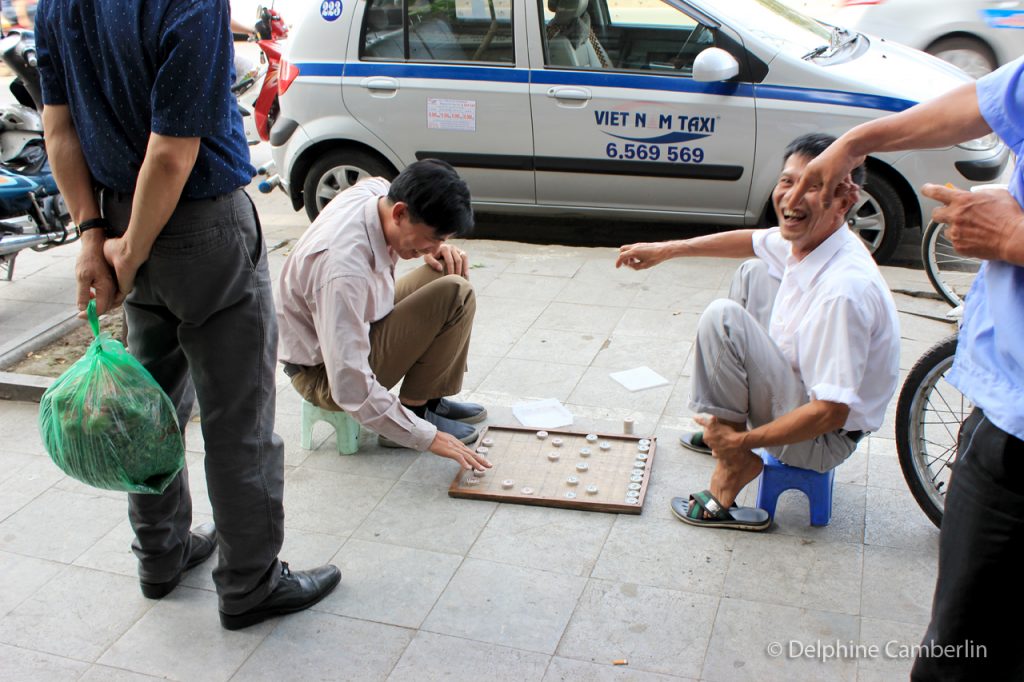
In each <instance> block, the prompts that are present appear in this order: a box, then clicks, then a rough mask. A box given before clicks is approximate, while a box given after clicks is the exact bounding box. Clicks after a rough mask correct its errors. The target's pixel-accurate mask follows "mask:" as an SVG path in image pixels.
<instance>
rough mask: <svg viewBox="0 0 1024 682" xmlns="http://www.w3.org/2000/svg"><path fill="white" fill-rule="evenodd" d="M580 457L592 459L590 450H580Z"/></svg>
mask: <svg viewBox="0 0 1024 682" xmlns="http://www.w3.org/2000/svg"><path fill="white" fill-rule="evenodd" d="M580 457H590V448H580Z"/></svg>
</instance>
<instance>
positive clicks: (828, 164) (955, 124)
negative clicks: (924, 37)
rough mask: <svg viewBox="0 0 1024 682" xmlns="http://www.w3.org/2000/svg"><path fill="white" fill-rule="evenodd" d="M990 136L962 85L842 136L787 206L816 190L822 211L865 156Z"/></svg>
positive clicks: (970, 86)
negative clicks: (822, 206)
mask: <svg viewBox="0 0 1024 682" xmlns="http://www.w3.org/2000/svg"><path fill="white" fill-rule="evenodd" d="M990 132H992V129H991V128H990V127H989V125H988V123H987V122H986V121H985V119H984V117H982V115H981V110H980V109H979V108H978V92H977V89H976V86H975V84H974V83H965V84H964V85H961V86H960V87H958V88H956V89H955V90H950V91H949V92H947V93H946V94H944V95H941V96H940V97H937V98H935V99H933V100H929V101H927V102H922V103H921V104H918V105H916V106H914V107H911V108H910V109H907V110H906V111H901V112H900V113H898V114H893V115H891V116H883V117H882V118H876V119H874V120H873V121H868V122H867V123H862V124H860V125H859V126H857V127H855V128H852V129H851V130H849V131H848V132H846V133H845V134H843V135H842V136H841V137H840V138H839V139H838V140H836V141H835V142H834V143H832V146H831V147H829V148H828V149H827V150H825V152H824V153H822V154H821V155H820V156H818V157H817V158H816V159H814V160H812V161H811V162H810V163H808V164H807V167H806V168H805V169H804V172H803V174H802V175H801V177H800V181H799V182H798V183H797V184H796V185H795V186H794V187H793V190H792V191H791V192H790V194H789V198H788V203H789V204H790V205H796V204H797V203H798V202H799V201H800V199H802V198H803V196H804V194H806V193H807V191H808V190H810V189H811V188H812V187H816V186H821V187H822V189H823V191H822V192H821V193H820V195H819V196H820V201H821V202H822V204H823V205H824V206H826V207H827V206H828V205H829V203H831V200H832V197H833V196H834V195H835V188H836V187H837V186H838V185H839V184H840V183H841V182H842V181H843V179H844V178H845V177H846V176H847V175H848V174H849V173H850V172H851V171H852V170H853V169H854V168H856V167H857V166H859V165H860V164H862V163H864V159H865V158H867V155H868V154H872V153H876V152H892V151H902V150H909V149H929V148H937V147H948V146H950V145H953V144H957V143H960V142H964V141H966V140H970V139H973V138H975V137H981V136H982V135H987V134H988V133H990Z"/></svg>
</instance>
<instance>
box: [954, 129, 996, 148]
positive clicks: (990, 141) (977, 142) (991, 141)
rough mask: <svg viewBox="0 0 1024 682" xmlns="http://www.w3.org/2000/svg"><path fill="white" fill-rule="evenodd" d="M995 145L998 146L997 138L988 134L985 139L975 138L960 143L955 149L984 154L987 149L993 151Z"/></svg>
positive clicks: (993, 134) (992, 134)
mask: <svg viewBox="0 0 1024 682" xmlns="http://www.w3.org/2000/svg"><path fill="white" fill-rule="evenodd" d="M997 144H999V136H998V135H996V134H995V133H989V134H988V135H986V136H985V137H976V138H974V139H973V140H967V142H962V143H960V144H958V145H957V147H960V149H966V150H967V151H971V152H986V151H988V150H989V149H993V148H994V147H995V146H996V145H997Z"/></svg>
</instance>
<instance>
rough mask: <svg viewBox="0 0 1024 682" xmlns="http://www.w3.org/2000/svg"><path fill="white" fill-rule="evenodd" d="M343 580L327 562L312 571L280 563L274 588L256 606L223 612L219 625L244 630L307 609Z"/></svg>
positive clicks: (229, 628)
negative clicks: (295, 569) (235, 611)
mask: <svg viewBox="0 0 1024 682" xmlns="http://www.w3.org/2000/svg"><path fill="white" fill-rule="evenodd" d="M339 582H341V571H339V570H338V567H337V566H332V565H331V564H327V565H326V566H321V567H319V568H314V569H312V570H310V571H295V572H294V573H293V572H292V571H291V570H289V568H288V564H287V563H285V562H284V561H282V562H281V579H280V580H279V581H278V583H277V587H275V588H274V591H273V592H271V593H270V595H269V596H267V598H266V599H264V600H263V601H261V602H260V603H259V604H257V605H256V606H254V607H252V608H251V609H249V610H248V611H244V612H242V613H224V612H223V611H221V612H220V624H221V625H222V626H223V627H224V629H225V630H241V629H242V628H247V627H249V626H250V625H256V624H257V623H262V622H263V621H265V620H267V619H268V618H273V617H274V616H284V615H286V614H289V613H296V612H298V611H302V610H304V609H308V608H309V607H310V606H312V605H313V604H316V603H317V602H319V601H320V600H321V599H323V598H324V597H326V596H327V595H328V594H330V593H331V590H333V589H334V588H335V587H337V586H338V583H339Z"/></svg>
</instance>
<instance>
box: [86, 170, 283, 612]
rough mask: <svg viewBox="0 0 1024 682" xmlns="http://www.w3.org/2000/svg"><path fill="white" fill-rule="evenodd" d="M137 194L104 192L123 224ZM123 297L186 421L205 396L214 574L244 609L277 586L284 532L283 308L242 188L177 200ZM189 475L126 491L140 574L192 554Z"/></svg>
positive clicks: (152, 364)
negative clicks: (279, 365)
mask: <svg viewBox="0 0 1024 682" xmlns="http://www.w3.org/2000/svg"><path fill="white" fill-rule="evenodd" d="M131 200H132V198H131V196H117V195H112V194H111V193H104V196H103V201H102V206H103V211H104V215H105V216H106V218H107V219H108V220H109V221H110V223H111V225H113V226H114V228H115V229H117V230H123V229H124V228H125V227H127V225H128V218H129V217H130V215H131V208H132V206H131ZM124 308H125V313H126V319H127V323H128V348H129V350H130V351H131V353H132V355H134V356H135V357H136V358H138V360H139V362H141V363H142V365H143V366H144V367H145V368H146V369H147V370H149V372H150V374H152V375H153V378H154V379H156V381H157V383H159V384H160V386H161V387H163V389H164V391H166V392H167V395H169V396H170V398H171V401H172V402H173V403H174V405H175V408H176V409H177V412H178V419H179V423H180V424H181V426H182V430H183V431H184V426H185V423H186V422H187V420H188V419H189V416H190V415H191V412H192V405H193V403H194V401H195V400H196V398H197V397H198V399H199V407H200V414H201V419H202V429H203V441H204V443H205V446H206V458H205V462H204V463H205V467H206V483H207V487H208V489H209V495H210V503H211V505H212V506H213V519H214V522H215V523H216V524H217V534H218V536H219V546H220V561H219V562H218V564H217V568H216V569H215V570H214V571H213V580H214V583H215V584H216V586H217V595H218V597H219V600H220V609H221V610H222V611H224V612H225V613H232V614H234V613H241V612H242V611H245V610H247V609H249V608H251V607H252V606H255V605H256V604H258V603H259V602H261V601H263V599H264V598H266V597H267V595H269V594H270V592H271V591H272V590H273V589H274V587H275V586H276V584H277V581H278V579H279V578H280V573H281V567H280V564H279V563H278V559H277V554H278V552H279V551H280V549H281V543H282V540H283V538H284V507H283V501H282V500H283V496H284V444H283V443H282V441H281V439H280V438H279V437H278V436H277V435H276V434H275V433H274V407H275V397H276V393H275V386H274V371H275V363H276V361H277V318H276V316H275V314H274V302H273V297H272V294H271V289H270V273H269V271H268V269H267V254H266V247H265V245H264V243H263V234H262V231H261V230H260V225H259V219H258V218H257V216H256V209H255V208H254V207H253V205H252V202H251V201H250V200H249V197H248V196H247V195H246V194H245V192H244V191H242V190H236V191H235V192H233V193H231V194H226V195H224V196H222V197H218V198H217V199H205V200H195V201H182V202H181V203H179V205H178V207H177V208H176V209H175V211H174V214H173V215H172V216H171V219H170V220H169V221H168V223H167V226H166V227H164V229H163V231H162V232H161V233H160V236H159V237H157V239H156V242H155V243H154V244H153V250H152V252H151V253H150V257H149V260H148V261H146V263H145V264H143V266H142V267H141V268H140V269H139V272H138V276H137V278H136V280H135V289H134V290H133V291H132V293H131V294H129V296H128V298H127V300H126V301H125V304H124ZM188 483H189V482H188V471H187V469H183V470H182V471H181V473H180V474H179V475H178V477H177V478H176V479H175V480H174V481H172V482H171V484H170V485H169V486H168V487H167V490H166V491H164V493H163V494H162V495H129V513H128V515H129V519H130V520H131V524H132V528H133V529H134V531H135V541H134V542H133V543H132V549H133V551H134V552H135V555H136V556H137V557H138V559H139V576H140V577H141V578H142V579H143V580H147V581H152V582H163V581H167V580H170V579H172V578H173V577H174V576H175V575H177V574H178V572H179V571H181V570H182V568H184V566H185V563H186V562H187V560H188V556H189V551H190V533H189V527H190V525H191V523H192V498H191V494H190V492H189V484H188Z"/></svg>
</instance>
